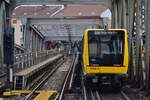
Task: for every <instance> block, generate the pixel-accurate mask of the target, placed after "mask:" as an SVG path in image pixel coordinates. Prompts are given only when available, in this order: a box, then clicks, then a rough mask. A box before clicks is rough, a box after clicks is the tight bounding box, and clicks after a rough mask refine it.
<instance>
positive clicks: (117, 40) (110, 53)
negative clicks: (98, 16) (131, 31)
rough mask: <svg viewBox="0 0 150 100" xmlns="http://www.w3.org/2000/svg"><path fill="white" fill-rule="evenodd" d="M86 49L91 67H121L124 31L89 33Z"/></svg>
mask: <svg viewBox="0 0 150 100" xmlns="http://www.w3.org/2000/svg"><path fill="white" fill-rule="evenodd" d="M88 48H89V64H90V65H91V66H92V65H96V66H122V65H123V55H124V31H115V30H114V31H107V32H106V31H89V32H88Z"/></svg>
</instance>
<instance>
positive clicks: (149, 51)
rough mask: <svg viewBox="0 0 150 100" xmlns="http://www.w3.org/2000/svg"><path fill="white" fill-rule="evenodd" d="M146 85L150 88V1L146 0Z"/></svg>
mask: <svg viewBox="0 0 150 100" xmlns="http://www.w3.org/2000/svg"><path fill="white" fill-rule="evenodd" d="M146 1H147V2H146V4H147V5H146V70H147V71H146V72H147V73H146V76H147V81H146V87H147V90H148V91H149V89H150V6H149V5H150V1H149V0H146Z"/></svg>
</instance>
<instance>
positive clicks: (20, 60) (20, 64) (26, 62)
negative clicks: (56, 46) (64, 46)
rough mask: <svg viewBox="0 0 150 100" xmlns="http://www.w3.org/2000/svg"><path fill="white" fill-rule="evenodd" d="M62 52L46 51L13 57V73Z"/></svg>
mask: <svg viewBox="0 0 150 100" xmlns="http://www.w3.org/2000/svg"><path fill="white" fill-rule="evenodd" d="M59 53H62V51H56V50H46V51H42V52H38V51H36V52H31V53H22V54H17V55H15V57H14V64H13V72H18V71H21V70H23V69H26V68H28V67H31V66H33V65H36V64H38V63H40V62H42V61H44V60H46V59H48V58H50V57H53V56H55V55H57V54H59Z"/></svg>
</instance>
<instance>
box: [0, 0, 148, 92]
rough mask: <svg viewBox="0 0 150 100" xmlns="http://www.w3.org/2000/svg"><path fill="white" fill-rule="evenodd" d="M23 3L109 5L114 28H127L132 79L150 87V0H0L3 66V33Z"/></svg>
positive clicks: (139, 85)
mask: <svg viewBox="0 0 150 100" xmlns="http://www.w3.org/2000/svg"><path fill="white" fill-rule="evenodd" d="M22 4H25V5H28V4H29V5H31V4H34V5H37V4H42V5H48V4H103V5H105V6H107V7H108V8H110V10H111V12H112V28H127V29H128V33H129V44H130V47H129V50H130V51H129V52H130V58H129V59H130V70H129V76H130V80H131V81H134V83H137V84H138V87H146V89H148V90H149V89H150V45H149V44H150V33H149V32H150V28H149V26H150V6H149V5H150V1H149V0H1V1H0V38H1V39H0V66H3V35H4V34H6V32H5V30H6V29H7V28H9V26H10V23H9V22H10V15H9V14H10V13H11V9H13V8H14V7H15V6H18V5H22ZM6 23H7V24H6ZM37 27H38V26H37ZM139 81H140V82H139Z"/></svg>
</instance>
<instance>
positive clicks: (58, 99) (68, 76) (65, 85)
mask: <svg viewBox="0 0 150 100" xmlns="http://www.w3.org/2000/svg"><path fill="white" fill-rule="evenodd" d="M78 58H79V55H74V57H73V60H72V62H71V65H70V68H69V70H68V72H67V74H66V77H65V80H64V82H63V85H62V88H61V91H60V93H59V94H58V95H57V96H56V98H55V99H54V100H63V99H64V96H65V93H66V91H67V90H70V89H71V88H72V84H73V78H74V70H75V66H76V64H77V63H78Z"/></svg>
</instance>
